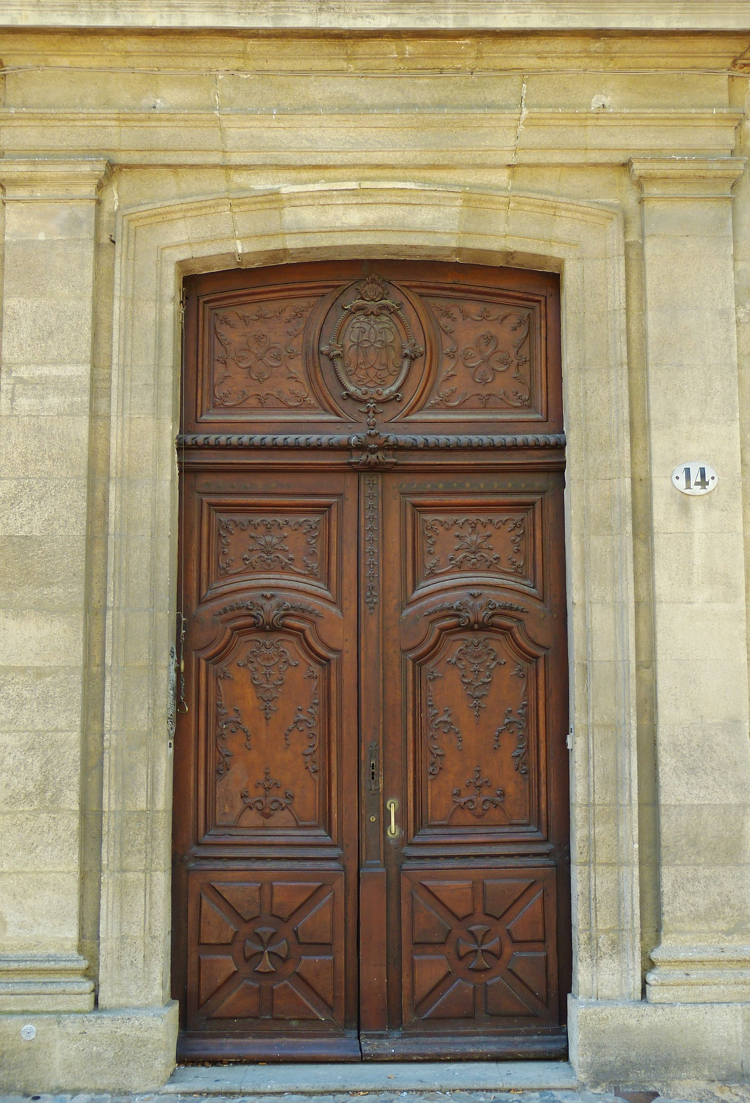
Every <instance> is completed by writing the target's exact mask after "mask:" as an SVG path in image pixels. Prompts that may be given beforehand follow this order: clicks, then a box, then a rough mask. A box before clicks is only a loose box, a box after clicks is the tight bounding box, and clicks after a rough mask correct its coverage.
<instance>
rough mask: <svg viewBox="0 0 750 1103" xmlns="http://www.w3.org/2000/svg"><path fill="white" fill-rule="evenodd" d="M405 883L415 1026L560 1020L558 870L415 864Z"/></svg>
mask: <svg viewBox="0 0 750 1103" xmlns="http://www.w3.org/2000/svg"><path fill="white" fill-rule="evenodd" d="M402 886H403V889H402V899H403V963H404V974H405V975H404V1023H405V1025H407V1024H411V1025H412V1026H413V1025H415V1023H416V1022H419V1026H420V1029H427V1028H430V1029H440V1026H441V1024H442V1023H443V1021H444V1020H456V1019H458V1020H464V1021H466V1020H473V1021H474V1022H475V1023H477V1025H480V1023H481V1021H482V1020H484V1021H485V1023H486V1024H489V1023H490V1022H494V1023H496V1024H497V1025H504V1024H502V1023H498V1019H506V1020H508V1023H507V1025H510V1026H512V1025H514V1024H515V1025H527V1024H528V1023H529V1021H530V1020H533V1021H534V1022H535V1023H545V1022H547V1021H554V1017H555V1015H556V1012H557V1007H556V1003H557V993H556V991H554V989H555V975H556V949H555V946H556V939H555V914H556V913H555V870H554V869H552V868H515V869H508V868H505V869H449V870H448V869H442V870H439V869H433V870H429V871H428V870H421V871H420V870H410V871H409V872H405V873H403V874H402ZM447 1025H448V1027H450V1025H451V1024H450V1023H449V1024H447ZM455 1025H456V1024H455V1022H454V1023H453V1027H454V1028H455ZM467 1025H468V1024H467Z"/></svg>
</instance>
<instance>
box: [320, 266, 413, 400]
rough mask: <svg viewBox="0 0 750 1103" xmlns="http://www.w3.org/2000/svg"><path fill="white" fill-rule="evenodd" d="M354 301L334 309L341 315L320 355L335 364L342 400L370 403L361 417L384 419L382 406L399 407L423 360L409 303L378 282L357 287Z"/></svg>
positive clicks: (371, 279)
mask: <svg viewBox="0 0 750 1103" xmlns="http://www.w3.org/2000/svg"><path fill="white" fill-rule="evenodd" d="M353 296H354V297H353V298H352V299H350V300H349V301H348V302H344V303H342V304H341V305H340V306H338V307H335V308H334V310H336V311H337V312H338V313H339V317H338V320H337V321H336V323H335V326H334V328H333V332H332V334H331V337H330V339H329V340H328V341H327V342H326V343H325V344H323V345H321V348H320V351H321V354H322V355H323V356H325V357H327V359H328V360H329V361H330V362H331V364H332V365H333V370H334V372H335V375H336V380H337V382H338V383H339V384H340V386H341V388H342V390H341V394H340V395H339V396H338V397H340V398H343V399H349V398H355V399H359V400H360V401H362V402H364V403H365V408H364V409H363V410H361V411H359V412H360V413H367V414H369V415H372V414H373V413H381V412H382V410H380V409H376V407H377V405H378V403H381V402H391V401H397V402H400V401H401V399H402V393H401V391H402V388H403V386H404V384H405V383H406V381H407V378H408V376H409V372H410V371H411V367H412V364H413V363H414V361H415V360H417V359H418V358H419V357H420V356H423V355H424V348H423V346H422V345H421V344H419V342H418V341H417V339H416V337H415V335H414V331H413V328H412V325H411V323H410V321H409V318H408V317H407V314H406V312H405V309H404V303H403V302H400V301H398V300H397V299H395V298H393V297H392V296H391V291H390V289H389V287H388V285H387V284H385V283H384V282H383V281H382V280H381V279H380V278H379V277H378V276H367V277H366V279H364V280H362V281H361V282H360V283H358V284H356V286H355V288H354V290H353Z"/></svg>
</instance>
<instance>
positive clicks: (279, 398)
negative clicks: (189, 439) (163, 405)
mask: <svg viewBox="0 0 750 1103" xmlns="http://www.w3.org/2000/svg"><path fill="white" fill-rule="evenodd" d="M312 306H313V304H312V302H305V303H282V304H281V305H280V306H273V307H269V306H267V305H260V306H257V307H256V308H255V309H254V310H227V311H222V312H219V313H216V314H215V315H214V323H213V325H214V342H215V353H214V365H215V371H216V375H217V378H216V380H215V383H214V404H215V405H216V406H242V405H244V406H255V407H261V408H267V407H281V408H284V407H292V408H293V407H297V406H303V407H304V406H306V407H317V403H316V402H314V401H313V399H312V398H311V397H310V392H309V391H308V388H307V386H306V384H305V382H304V380H303V378H302V375H301V374H300V371H299V370H295V368H294V367H293V366H292V361H294V360H296V359H298V358H300V356H301V349H300V348H299V347H298V345H296V344H295V338H297V337H298V336H299V335H300V334H301V332H302V330H303V329H304V326H305V321H306V319H307V315H308V314H309V313H310V310H311V309H312Z"/></svg>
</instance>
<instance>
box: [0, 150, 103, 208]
mask: <svg viewBox="0 0 750 1103" xmlns="http://www.w3.org/2000/svg"><path fill="white" fill-rule="evenodd" d="M109 172H110V165H109V162H108V161H105V160H103V159H102V158H94V157H82V158H76V159H75V160H66V161H63V160H59V161H57V160H51V159H42V158H31V157H29V158H15V157H14V158H12V159H11V158H7V159H4V158H0V187H2V193H3V199H4V201H5V202H6V203H8V202H12V201H13V200H23V201H24V202H28V201H29V200H34V199H39V200H45V201H47V202H49V201H50V200H64V201H66V202H71V201H74V200H86V199H87V200H92V199H96V197H97V195H98V193H99V188H100V187H101V186H102V184H103V182H104V180H105V179H106V178H107V176H108V175H109Z"/></svg>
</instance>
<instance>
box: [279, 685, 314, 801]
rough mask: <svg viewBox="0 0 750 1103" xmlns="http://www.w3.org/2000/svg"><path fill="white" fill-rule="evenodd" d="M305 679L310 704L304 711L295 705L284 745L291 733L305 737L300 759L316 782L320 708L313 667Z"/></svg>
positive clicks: (286, 743)
mask: <svg viewBox="0 0 750 1103" xmlns="http://www.w3.org/2000/svg"><path fill="white" fill-rule="evenodd" d="M305 677H306V678H309V679H310V681H311V682H312V687H311V691H310V704H309V705H308V706H307V708H306V709H303V708H302V706H301V705H297V711H296V712H295V714H294V719H293V720H292V722H291V724H290V725H289V727H288V728H287V729H286V731H285V732H284V744H285V745H286V746H287V747H288V746H289V737H290V735H291V734H292V732H293V731H298V732H303V733H305V734H306V735H307V746H306V747H305V749H304V751H303V752H302V759H303V761H304V763H305V769H306V770H308V771H309V772H310V773H311V774H312V776H313V777H314V778H315V779H316V780H317V776H318V709H319V707H320V698H319V696H318V672H317V670H316V669H315V667H314V666H309V667H308V668H307V673H306V674H305Z"/></svg>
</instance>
